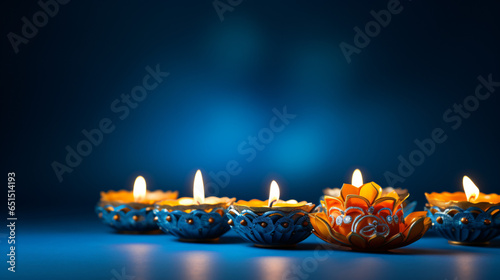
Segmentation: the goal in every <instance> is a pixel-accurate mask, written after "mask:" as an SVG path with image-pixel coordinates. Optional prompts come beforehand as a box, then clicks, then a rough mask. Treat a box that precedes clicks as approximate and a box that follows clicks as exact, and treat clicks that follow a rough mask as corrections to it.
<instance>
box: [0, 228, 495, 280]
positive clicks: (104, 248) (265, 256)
mask: <svg viewBox="0 0 500 280" xmlns="http://www.w3.org/2000/svg"><path fill="white" fill-rule="evenodd" d="M5 232H6V231H4V230H3V231H2V232H1V233H2V236H1V238H0V239H1V243H0V246H1V247H2V255H3V257H2V260H6V258H7V257H6V253H8V252H7V249H8V246H7V243H6V238H5V237H6V234H5ZM16 245H17V247H16V272H15V273H11V272H8V271H7V266H6V264H5V261H3V263H4V265H3V269H2V272H1V273H0V276H1V279H65V280H67V279H107V280H112V279H115V280H123V279H125V280H132V279H134V280H140V279H192V280H201V279H236V280H243V279H263V280H267V279H290V280H292V279H294V280H295V279H321V278H323V279H334V278H335V279H443V280H444V279H448V280H452V279H498V278H497V277H498V275H497V273H500V254H499V253H500V250H499V249H500V240H499V239H496V240H493V241H492V242H491V245H490V246H489V247H472V246H456V245H449V244H448V243H447V241H446V240H445V239H443V238H441V237H439V236H435V235H433V234H432V233H428V234H427V235H426V236H425V237H424V238H422V239H421V240H419V241H417V242H416V243H414V244H412V245H410V246H407V247H405V248H401V249H397V250H393V251H390V252H388V253H359V252H352V251H349V250H345V249H341V248H338V247H333V246H331V245H328V244H326V243H325V242H323V241H321V240H320V239H318V238H317V237H315V236H314V235H312V236H310V237H309V238H308V239H306V240H305V241H304V242H302V243H300V244H298V245H297V246H296V247H295V248H292V249H269V248H258V247H254V246H253V245H252V244H249V243H246V242H244V241H243V240H241V239H240V238H239V237H238V236H236V234H235V233H234V232H232V231H229V232H228V233H227V234H226V235H224V236H222V237H221V239H220V240H219V242H218V243H185V242H180V241H178V240H177V239H176V238H175V237H174V236H171V235H165V234H161V235H131V234H119V233H115V232H113V231H112V230H111V229H110V228H108V227H106V226H105V225H103V224H101V223H100V222H99V221H94V220H90V221H83V222H71V221H67V222H66V223H64V224H60V223H59V224H55V223H54V224H43V226H42V225H38V226H36V225H23V224H20V225H19V227H18V229H17V236H16Z"/></svg>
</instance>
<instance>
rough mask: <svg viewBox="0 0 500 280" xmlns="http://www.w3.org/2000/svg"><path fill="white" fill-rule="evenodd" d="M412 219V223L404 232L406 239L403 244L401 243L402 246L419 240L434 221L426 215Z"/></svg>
mask: <svg viewBox="0 0 500 280" xmlns="http://www.w3.org/2000/svg"><path fill="white" fill-rule="evenodd" d="M421 212H423V211H421ZM407 218H408V217H407ZM411 221H412V223H411V224H410V225H409V226H408V228H407V229H406V230H405V231H404V232H403V235H404V236H405V241H404V242H403V244H401V246H406V245H408V244H411V243H413V242H415V241H417V240H419V239H420V238H421V237H422V236H423V235H424V233H425V232H426V231H427V230H428V229H429V227H430V225H431V223H432V222H431V219H430V218H428V217H425V216H420V217H414V218H412V220H411ZM405 223H406V221H405Z"/></svg>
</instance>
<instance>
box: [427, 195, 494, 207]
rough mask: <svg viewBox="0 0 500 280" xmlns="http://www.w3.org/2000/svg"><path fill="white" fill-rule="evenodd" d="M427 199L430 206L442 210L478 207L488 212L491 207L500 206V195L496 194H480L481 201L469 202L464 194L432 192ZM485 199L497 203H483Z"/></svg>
mask: <svg viewBox="0 0 500 280" xmlns="http://www.w3.org/2000/svg"><path fill="white" fill-rule="evenodd" d="M425 198H427V201H428V202H429V205H430V206H437V207H439V208H441V209H446V208H449V207H451V206H457V207H460V208H462V209H467V208H470V207H477V208H479V209H481V210H483V211H487V210H488V209H489V208H490V207H493V206H499V205H500V195H498V194H496V193H491V194H485V193H479V198H480V199H481V201H478V202H474V201H467V197H466V195H465V193H464V192H454V193H450V192H441V193H438V192H432V193H425ZM483 199H487V200H492V201H496V202H489V201H482V200H483Z"/></svg>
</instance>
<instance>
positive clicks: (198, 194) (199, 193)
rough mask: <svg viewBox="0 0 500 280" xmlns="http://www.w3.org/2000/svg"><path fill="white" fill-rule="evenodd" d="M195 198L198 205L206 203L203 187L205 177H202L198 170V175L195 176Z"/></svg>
mask: <svg viewBox="0 0 500 280" xmlns="http://www.w3.org/2000/svg"><path fill="white" fill-rule="evenodd" d="M193 198H194V201H195V202H196V203H198V204H202V203H203V202H204V201H205V188H204V187H203V176H201V171H200V170H199V169H198V171H196V175H194V183H193Z"/></svg>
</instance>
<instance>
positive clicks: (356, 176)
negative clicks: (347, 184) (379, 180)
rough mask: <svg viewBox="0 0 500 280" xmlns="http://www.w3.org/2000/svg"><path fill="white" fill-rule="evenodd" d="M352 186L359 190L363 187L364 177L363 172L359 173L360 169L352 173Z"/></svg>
mask: <svg viewBox="0 0 500 280" xmlns="http://www.w3.org/2000/svg"><path fill="white" fill-rule="evenodd" d="M351 185H353V186H355V187H358V188H359V187H361V186H362V185H363V175H361V171H359V169H356V170H354V172H353V173H352V182H351Z"/></svg>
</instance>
